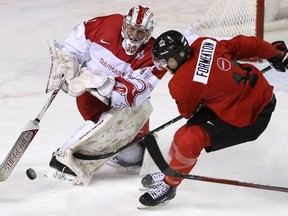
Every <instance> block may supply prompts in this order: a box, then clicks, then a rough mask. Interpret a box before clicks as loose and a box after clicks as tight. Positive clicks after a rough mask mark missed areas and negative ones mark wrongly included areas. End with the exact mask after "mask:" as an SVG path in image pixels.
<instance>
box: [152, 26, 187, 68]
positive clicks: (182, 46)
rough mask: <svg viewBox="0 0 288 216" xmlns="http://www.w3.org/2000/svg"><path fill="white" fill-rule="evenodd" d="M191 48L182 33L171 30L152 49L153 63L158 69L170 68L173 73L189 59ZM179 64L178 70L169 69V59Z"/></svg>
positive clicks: (161, 36) (159, 38) (160, 37)
mask: <svg viewBox="0 0 288 216" xmlns="http://www.w3.org/2000/svg"><path fill="white" fill-rule="evenodd" d="M189 53H190V47H189V43H188V41H187V39H186V38H185V37H184V35H182V34H181V33H180V32H178V31H175V30H170V31H167V32H164V33H163V34H161V35H160V36H159V37H158V38H157V39H156V41H155V43H154V45H153V48H152V55H153V61H154V64H155V66H156V67H157V68H158V69H163V68H166V67H167V68H168V69H169V70H171V71H172V72H173V73H175V72H176V71H177V69H178V68H179V67H180V66H181V65H182V64H183V63H184V62H185V61H186V60H187V59H188V58H189ZM171 57H172V58H174V59H175V60H176V62H177V63H178V67H177V68H176V69H171V68H169V67H168V59H169V58H171Z"/></svg>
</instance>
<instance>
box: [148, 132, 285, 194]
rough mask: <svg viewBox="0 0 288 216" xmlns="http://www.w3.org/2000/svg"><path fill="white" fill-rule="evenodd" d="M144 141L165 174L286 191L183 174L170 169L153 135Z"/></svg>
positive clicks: (280, 189) (276, 187) (273, 188)
mask: <svg viewBox="0 0 288 216" xmlns="http://www.w3.org/2000/svg"><path fill="white" fill-rule="evenodd" d="M144 143H145V145H146V147H147V150H148V152H149V154H150V155H151V157H152V159H153V161H154V162H155V164H156V165H157V167H158V168H159V169H160V170H161V172H163V173H164V174H165V175H167V176H172V177H177V178H183V179H190V180H197V181H205V182H212V183H220V184H227V185H235V186H242V187H249V188H256V189H263V190H271V191H278V192H286V193H287V192H288V188H287V187H278V186H270V185H262V184H255V183H247V182H241V181H235V180H228V179H220V178H211V177H205V176H197V175H188V174H183V173H179V172H177V171H175V170H174V169H172V168H171V167H170V166H169V165H168V164H167V162H166V160H165V159H164V158H163V155H162V153H161V151H160V149H159V146H158V144H157V141H156V139H155V137H154V136H153V135H148V136H146V137H145V140H144Z"/></svg>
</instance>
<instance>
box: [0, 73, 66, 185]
mask: <svg viewBox="0 0 288 216" xmlns="http://www.w3.org/2000/svg"><path fill="white" fill-rule="evenodd" d="M64 80H65V77H64V76H63V77H62V79H61V81H60V83H59V85H58V86H57V88H56V89H55V90H54V91H53V92H52V95H51V97H50V98H49V99H48V101H47V102H46V104H45V105H44V106H43V108H42V110H41V111H40V113H39V114H38V116H37V117H36V118H35V119H34V120H31V121H30V122H29V123H28V124H27V126H26V127H25V128H24V130H23V131H22V133H21V134H20V136H19V137H18V139H17V140H16V142H15V144H14V146H13V147H12V148H11V150H10V152H9V153H8V155H7V156H6V158H5V159H4V161H3V162H2V164H1V166H0V181H5V180H6V179H7V178H8V177H9V176H10V174H11V173H12V171H13V169H14V168H15V166H16V164H17V163H18V162H19V160H20V158H21V157H22V155H23V154H24V152H25V151H26V149H27V148H28V146H29V145H30V143H31V142H32V140H33V138H34V137H35V135H36V133H37V132H38V131H39V129H40V128H39V123H40V120H41V119H42V117H43V115H44V114H45V112H46V111H47V109H48V107H49V106H50V105H51V103H52V101H53V100H54V98H55V97H56V95H57V94H58V92H59V90H60V88H61V86H62V84H63V82H64Z"/></svg>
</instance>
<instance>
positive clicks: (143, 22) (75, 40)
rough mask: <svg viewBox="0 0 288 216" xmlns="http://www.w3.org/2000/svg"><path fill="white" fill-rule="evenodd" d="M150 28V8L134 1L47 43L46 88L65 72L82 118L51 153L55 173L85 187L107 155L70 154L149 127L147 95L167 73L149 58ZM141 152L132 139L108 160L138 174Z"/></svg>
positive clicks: (114, 143)
mask: <svg viewBox="0 0 288 216" xmlns="http://www.w3.org/2000/svg"><path fill="white" fill-rule="evenodd" d="M154 27H155V20H154V15H153V13H152V12H151V10H150V9H149V8H148V7H146V6H143V5H137V6H135V7H133V8H131V9H130V10H129V11H128V13H127V14H126V15H125V16H123V15H121V14H112V15H107V16H102V17H96V18H94V19H91V20H89V21H86V22H83V23H80V24H79V25H78V26H76V27H75V28H74V29H73V31H72V33H71V34H70V36H69V37H68V38H67V39H66V40H65V42H64V43H63V44H59V43H58V42H57V41H55V40H50V41H49V46H50V53H51V57H52V67H51V72H50V76H49V80H48V84H47V90H46V92H49V91H52V90H53V89H54V88H55V86H57V84H58V83H59V81H60V79H61V77H62V74H65V77H66V83H65V85H64V86H62V89H63V90H64V91H66V92H68V94H69V95H71V96H74V97H76V101H77V106H78V110H79V112H80V114H81V115H82V116H83V118H84V120H85V123H84V124H83V125H82V126H81V127H80V128H79V129H78V130H77V131H76V132H75V133H74V134H73V136H72V137H71V138H70V139H68V140H67V141H66V142H65V143H64V145H63V146H62V147H61V148H59V149H58V150H57V151H56V152H55V153H54V155H53V157H52V159H51V161H50V166H51V167H53V168H55V169H57V172H56V173H58V174H59V173H60V175H64V174H65V173H69V174H72V175H74V176H77V177H78V182H82V183H84V184H86V185H87V184H89V182H90V181H91V178H92V175H93V173H94V172H95V171H96V170H97V169H99V168H100V167H101V166H102V165H103V164H105V163H106V162H107V161H109V160H110V159H111V158H106V159H104V160H99V161H84V160H78V159H76V158H74V157H73V153H74V152H82V153H85V154H88V155H101V154H104V153H108V152H112V151H115V150H117V149H118V148H120V147H122V146H123V145H126V144H127V143H129V142H131V141H132V140H133V139H136V138H137V137H138V136H142V135H143V134H145V133H147V132H148V131H149V120H148V118H149V115H150V113H151V111H152V107H151V105H150V104H149V100H148V99H149V96H150V93H151V91H152V90H153V89H154V87H155V86H156V85H157V83H158V82H159V80H160V79H161V78H162V77H163V76H164V74H165V73H166V72H167V70H158V69H157V68H156V67H155V66H154V64H153V61H152V45H153V42H154V41H155V39H154V38H152V37H151V36H152V32H153V29H154ZM143 154H144V146H143V145H142V144H141V143H137V144H135V145H132V146H131V147H130V148H129V149H127V150H126V151H123V152H120V153H119V154H118V155H117V156H116V157H114V158H113V160H112V161H111V162H110V163H111V164H113V165H115V166H118V167H122V168H123V169H124V171H125V170H127V169H125V168H127V167H128V168H129V167H136V168H137V172H139V167H141V164H142V161H143ZM59 171H60V172H59ZM128 171H129V170H128ZM132 172H134V171H132ZM137 172H136V173H137ZM53 175H54V174H53Z"/></svg>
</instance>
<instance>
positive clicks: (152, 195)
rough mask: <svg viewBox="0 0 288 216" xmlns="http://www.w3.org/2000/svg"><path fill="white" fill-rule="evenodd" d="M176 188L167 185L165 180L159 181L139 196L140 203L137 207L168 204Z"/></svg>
mask: <svg viewBox="0 0 288 216" xmlns="http://www.w3.org/2000/svg"><path fill="white" fill-rule="evenodd" d="M176 188H177V187H173V186H170V185H168V184H167V183H166V182H165V181H161V182H160V183H158V184H157V186H155V187H154V188H151V189H150V190H149V191H148V192H146V193H145V194H143V195H142V196H141V197H140V198H139V202H140V203H141V204H140V205H139V206H138V209H143V208H148V207H153V206H159V205H166V204H168V203H169V201H170V200H171V199H173V198H174V197H175V195H176Z"/></svg>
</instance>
